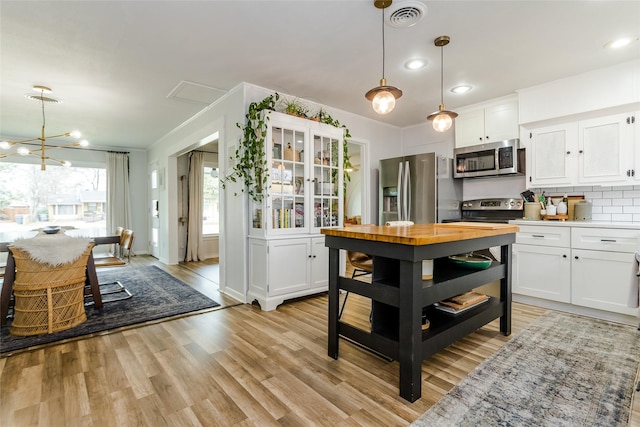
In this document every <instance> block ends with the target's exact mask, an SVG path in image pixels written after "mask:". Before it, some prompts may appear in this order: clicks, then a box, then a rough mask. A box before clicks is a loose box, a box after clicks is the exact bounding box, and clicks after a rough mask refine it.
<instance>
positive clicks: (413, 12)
mask: <svg viewBox="0 0 640 427" xmlns="http://www.w3.org/2000/svg"><path fill="white" fill-rule="evenodd" d="M426 14H427V7H426V6H425V5H424V3H421V2H419V1H400V2H397V3H393V4H392V5H391V7H390V9H389V13H388V15H387V22H388V23H389V25H391V26H392V27H399V28H407V27H411V26H412V25H415V24H417V23H418V22H419V21H420V20H422V18H424V17H425V15H426Z"/></svg>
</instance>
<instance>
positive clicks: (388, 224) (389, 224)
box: [384, 221, 413, 227]
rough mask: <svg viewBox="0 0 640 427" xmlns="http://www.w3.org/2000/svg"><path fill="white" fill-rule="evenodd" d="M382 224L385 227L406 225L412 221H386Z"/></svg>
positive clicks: (411, 223)
mask: <svg viewBox="0 0 640 427" xmlns="http://www.w3.org/2000/svg"><path fill="white" fill-rule="evenodd" d="M384 225H385V226H387V227H406V226H408V225H413V221H387V222H385V223H384Z"/></svg>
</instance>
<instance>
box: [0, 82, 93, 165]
mask: <svg viewBox="0 0 640 427" xmlns="http://www.w3.org/2000/svg"><path fill="white" fill-rule="evenodd" d="M33 90H35V91H36V92H40V94H39V95H25V96H26V97H27V98H29V99H34V100H37V101H40V103H41V105H42V131H41V133H40V136H39V137H37V138H31V139H25V140H22V141H0V149H2V150H9V149H11V148H12V147H14V146H17V147H16V151H13V152H8V153H1V152H0V159H3V158H5V157H9V156H15V155H19V156H36V157H40V170H43V171H44V170H46V169H47V167H46V163H45V161H47V160H50V161H54V162H57V163H60V164H61V165H62V166H65V167H69V166H71V162H69V161H67V160H58V159H54V158H53V157H50V156H48V155H47V151H46V150H53V149H56V148H69V147H86V146H87V145H89V142H88V141H87V140H86V139H83V140H79V141H74V142H71V143H69V144H64V145H51V144H49V145H47V144H46V142H47V139H54V138H67V137H71V138H74V139H79V138H80V137H81V134H80V132H79V131H77V130H74V131H71V132H66V133H62V134H60V135H52V136H45V130H44V127H45V123H46V120H45V115H44V103H45V102H53V103H60V102H61V101H60V100H58V99H55V98H50V97H48V96H45V95H44V94H45V93H51V89H49V88H48V87H46V86H34V87H33ZM34 141H40V144H39V145H38V143H34ZM28 146H33V147H37V148H29V147H28Z"/></svg>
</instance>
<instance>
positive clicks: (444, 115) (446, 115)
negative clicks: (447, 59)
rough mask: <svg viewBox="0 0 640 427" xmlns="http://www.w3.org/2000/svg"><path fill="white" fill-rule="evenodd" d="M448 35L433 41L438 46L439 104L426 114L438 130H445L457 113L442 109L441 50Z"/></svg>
mask: <svg viewBox="0 0 640 427" xmlns="http://www.w3.org/2000/svg"><path fill="white" fill-rule="evenodd" d="M450 41H451V39H450V38H449V36H440V37H438V38H436V39H435V40H434V41H433V43H434V44H435V45H436V46H437V47H439V48H440V105H439V106H438V111H436V112H435V113H431V114H429V115H428V116H427V120H432V121H433V128H434V129H435V130H436V131H438V132H446V131H448V130H449V129H450V128H451V124H452V123H453V119H455V118H456V117H458V113H456V112H453V111H448V110H445V109H444V54H443V50H444V47H445V46H446V45H448V44H449V42H450Z"/></svg>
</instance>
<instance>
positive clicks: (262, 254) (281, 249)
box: [248, 236, 329, 311]
mask: <svg viewBox="0 0 640 427" xmlns="http://www.w3.org/2000/svg"><path fill="white" fill-rule="evenodd" d="M328 275H329V250H328V249H327V248H326V247H325V245H324V236H318V237H304V238H293V239H260V238H250V239H249V291H248V300H249V301H253V300H256V301H258V303H259V304H260V307H261V308H262V309H263V310H265V311H270V310H274V309H275V308H276V307H277V306H278V305H280V304H282V303H283V302H284V301H285V300H287V299H291V298H297V297H301V296H305V295H310V294H314V293H318V292H323V291H326V290H327V289H328V283H329V281H328Z"/></svg>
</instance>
